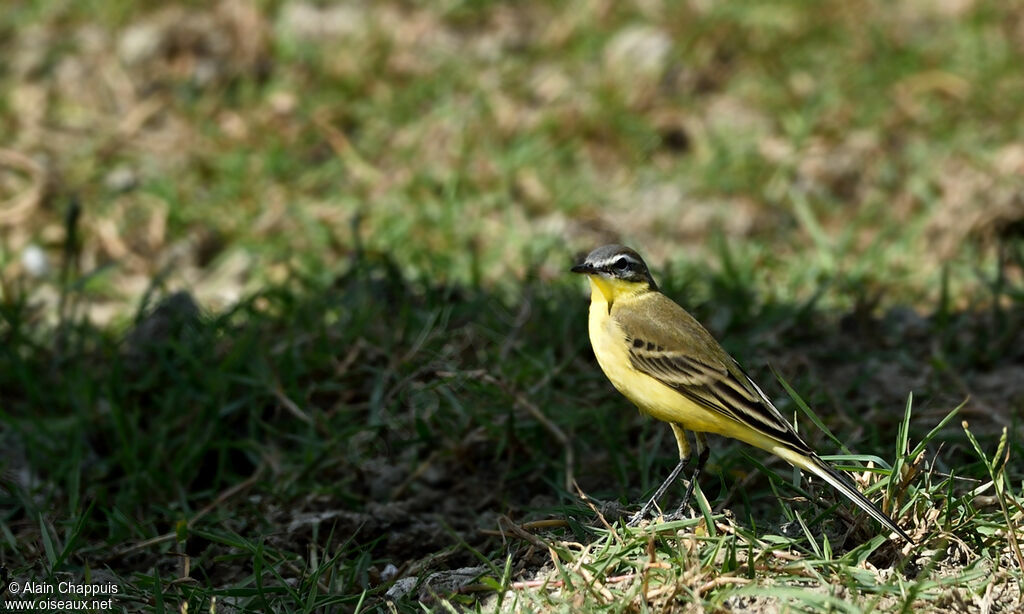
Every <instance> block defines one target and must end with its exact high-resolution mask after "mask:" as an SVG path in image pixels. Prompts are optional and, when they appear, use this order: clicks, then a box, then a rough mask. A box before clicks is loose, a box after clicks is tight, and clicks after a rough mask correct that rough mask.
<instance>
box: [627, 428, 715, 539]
mask: <svg viewBox="0 0 1024 614" xmlns="http://www.w3.org/2000/svg"><path fill="white" fill-rule="evenodd" d="M670 426H671V427H672V433H673V434H674V435H675V436H676V446H678V447H679V463H678V464H676V466H675V469H673V470H672V473H670V474H668V478H667V479H666V480H665V481H664V482H662V483H661V486H659V487H658V490H656V491H654V496H653V497H651V498H650V499H648V500H647V503H645V504H644V506H643V507H642V508H640V511H639V512H637V513H635V514H633V516H632V517H631V518H630V519H629V523H628V524H629V526H631V527H633V526H636V525H638V524H639V523H640V521H641V520H643V519H644V518H646V517H647V513H648V512H650V511H651V508H652V507H654V504H655V503H657V502H658V499H660V498H661V496H662V495H663V494H665V491H666V490H668V487H669V486H671V485H672V484H673V483H674V482H675V481H676V479H677V478H679V474H680V473H682V472H683V469H686V466H687V465H689V464H690V460H691V459H692V458H693V457H692V456H691V455H690V442H689V441H687V439H686V431H685V430H683V427H681V426H679V425H678V424H670ZM706 449H707V446H705V450H706Z"/></svg>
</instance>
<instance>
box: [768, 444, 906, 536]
mask: <svg viewBox="0 0 1024 614" xmlns="http://www.w3.org/2000/svg"><path fill="white" fill-rule="evenodd" d="M775 454H777V455H778V456H780V457H782V458H784V459H785V460H787V461H789V462H790V463H791V464H793V465H795V466H797V467H799V468H800V469H803V470H805V471H810V472H811V473H813V474H814V475H816V476H818V477H819V478H821V479H823V480H825V481H826V482H828V483H829V485H830V486H832V487H833V488H835V489H836V490H838V491H839V492H841V493H842V494H843V496H845V497H846V498H847V499H849V500H850V501H853V502H854V503H856V504H857V507H859V508H860V509H862V510H864V511H865V512H867V513H868V515H870V516H871V517H872V518H874V519H875V520H877V521H878V522H880V523H882V525H883V526H885V527H886V528H888V529H889V530H891V531H894V532H895V533H897V534H898V535H899V536H900V537H902V538H903V539H905V540H907V542H909V543H911V544H915V543H916V542H914V540H912V539H910V536H909V535H907V534H906V532H905V531H904V530H903V529H901V528H900V527H899V525H897V524H896V522H895V521H894V520H893V519H892V518H890V517H889V515H888V514H886V513H885V512H883V511H882V510H880V509H879V508H878V506H877V505H875V504H874V503H872V502H871V501H870V500H869V499H868V498H867V497H865V496H864V495H862V494H861V493H860V491H859V490H857V487H856V486H854V484H853V482H851V481H850V479H849V478H847V477H846V476H844V475H843V474H841V473H839V472H838V471H836V470H835V469H834V468H833V467H832V465H829V464H828V463H826V462H825V461H823V460H821V458H820V457H818V455H817V454H812V455H806V454H801V453H799V452H796V451H795V450H779V449H776V450H775Z"/></svg>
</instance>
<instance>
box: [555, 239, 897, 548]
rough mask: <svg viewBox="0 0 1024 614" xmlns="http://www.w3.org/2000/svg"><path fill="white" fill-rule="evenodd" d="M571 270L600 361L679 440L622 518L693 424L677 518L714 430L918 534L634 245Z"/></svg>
mask: <svg viewBox="0 0 1024 614" xmlns="http://www.w3.org/2000/svg"><path fill="white" fill-rule="evenodd" d="M571 271H572V272H573V273H580V274H584V275H586V276H587V277H588V278H589V280H590V289H591V293H590V313H589V325H588V327H589V334H590V343H591V345H592V347H593V350H594V355H595V356H596V357H597V362H598V364H599V365H600V366H601V370H602V371H604V374H605V375H606V376H607V377H608V379H609V380H610V381H611V383H612V385H613V386H614V387H615V388H616V389H617V390H618V391H619V392H620V393H622V394H623V395H624V396H625V397H626V398H627V399H629V400H630V401H632V402H633V404H635V405H636V406H637V407H638V408H639V410H640V412H641V413H643V414H647V415H649V416H651V417H653V418H656V419H658V420H661V421H663V422H667V423H668V424H669V426H670V427H672V432H673V434H674V435H675V439H676V444H677V447H678V449H679V462H678V464H677V465H676V466H675V468H674V469H673V470H672V471H671V473H670V474H669V476H668V478H667V479H666V480H665V481H664V482H663V483H662V484H661V485H660V486H659V487H658V488H657V490H656V491H655V493H654V496H652V497H651V498H650V500H648V501H647V503H646V504H644V506H643V507H642V508H641V510H640V511H639V512H637V513H636V514H634V515H633V516H632V517H631V518H630V520H629V523H628V524H630V525H636V524H638V523H639V522H641V521H642V520H643V519H644V518H645V517H646V516H647V514H648V513H649V512H650V510H651V508H652V507H653V506H654V505H655V504H656V503H657V501H658V500H659V499H660V498H661V496H662V495H663V494H664V493H665V491H666V490H667V489H668V488H669V487H670V486H671V485H672V484H673V483H674V482H675V481H676V479H677V478H678V477H679V475H680V473H682V472H683V470H685V469H686V467H687V466H688V465H689V463H690V462H691V460H692V458H693V454H691V447H690V443H689V440H688V438H687V431H691V432H693V433H694V440H695V442H696V447H697V453H696V456H697V465H696V467H695V468H694V471H693V474H692V475H691V477H690V481H689V484H688V485H687V489H686V494H685V495H684V496H683V502H682V504H681V505H680V506H679V509H678V511H677V512H676V514H674V515H673V516H674V517H680V516H682V513H683V511H684V509H685V507H686V504H687V502H688V500H689V498H690V495H691V494H692V492H693V486H694V484H695V483H696V481H697V479H698V478H699V476H700V474H701V471H702V470H703V469H704V465H705V464H706V463H707V460H708V456H709V453H710V451H709V448H708V445H707V438H706V434H708V433H710V434H716V435H723V436H725V437H730V438H733V439H737V440H739V441H742V442H744V443H747V444H749V445H752V446H754V447H757V448H760V449H762V450H766V451H768V452H770V453H772V454H774V455H776V456H778V457H780V458H782V459H783V460H785V461H787V462H788V463H790V464H791V465H793V466H795V467H798V468H799V469H802V470H805V471H808V472H810V473H812V474H814V475H816V476H818V477H819V478H820V479H822V480H824V481H825V482H826V483H828V484H829V485H831V486H832V487H833V488H835V489H836V490H838V491H839V492H840V493H842V494H843V495H844V496H845V497H846V498H847V499H849V500H850V501H852V502H853V503H855V504H856V505H857V506H858V507H860V508H861V509H863V510H864V511H865V512H867V514H868V515H870V516H871V517H872V518H874V519H875V520H877V521H878V522H880V523H881V524H882V525H884V526H885V527H886V528H887V529H889V530H890V531H893V532H895V533H896V534H897V535H899V536H900V537H901V538H902V539H904V540H906V541H907V542H909V543H910V544H914V543H915V542H914V540H913V539H911V538H910V536H909V535H907V533H906V532H905V531H904V530H903V529H901V528H900V526H899V525H897V524H896V522H895V521H894V520H893V519H892V518H890V517H889V516H888V515H887V514H886V513H885V512H883V511H882V510H881V509H879V508H878V507H877V506H876V505H875V504H874V503H872V502H871V501H870V500H869V499H867V498H866V497H865V496H864V495H862V494H861V493H860V491H859V490H857V487H856V486H855V485H854V484H853V482H852V481H851V480H850V479H849V478H847V477H846V476H844V475H843V474H841V473H840V472H838V471H837V470H836V469H834V468H833V467H832V466H831V465H829V464H828V463H827V462H825V461H824V460H822V459H821V457H819V456H818V454H817V453H816V452H815V451H814V449H813V448H811V446H809V445H808V444H807V443H806V442H805V441H804V440H803V439H802V438H801V437H800V435H799V434H797V432H796V429H794V428H793V426H792V425H791V424H790V423H789V422H788V421H787V420H786V419H785V418H783V417H782V414H781V413H779V410H778V409H776V407H775V405H773V404H772V402H771V401H770V400H769V399H768V397H767V396H766V395H765V393H764V392H763V391H762V390H761V388H759V387H758V386H757V384H755V383H754V381H753V380H752V379H751V378H750V377H749V376H748V375H747V374H746V373H745V372H744V371H743V368H742V367H741V366H740V364H739V363H738V362H737V361H736V360H735V359H733V358H732V356H730V355H729V354H728V353H727V352H726V351H725V350H724V349H723V348H722V346H721V345H719V343H718V341H716V340H715V338H714V337H713V336H712V335H711V333H709V332H708V331H707V329H706V328H704V326H702V325H701V324H700V322H698V321H697V320H696V318H694V317H693V316H691V315H690V314H689V313H688V312H687V311H686V310H685V309H683V308H682V307H681V306H679V304H677V303H676V302H675V301H673V300H672V299H670V298H669V297H668V296H666V295H665V294H663V293H662V292H661V291H660V290H659V289H658V285H657V283H655V281H654V278H653V277H652V276H651V273H650V270H649V269H648V267H647V264H646V263H644V260H643V258H641V257H640V255H639V254H638V253H637V252H636V251H634V250H633V249H630V248H628V247H625V246H623V245H605V246H602V247H598V248H597V249H595V250H593V251H591V252H590V253H589V254H587V256H586V257H585V258H584V259H583V260H582V261H581V262H579V263H578V264H576V265H575V266H573V267H572V268H571Z"/></svg>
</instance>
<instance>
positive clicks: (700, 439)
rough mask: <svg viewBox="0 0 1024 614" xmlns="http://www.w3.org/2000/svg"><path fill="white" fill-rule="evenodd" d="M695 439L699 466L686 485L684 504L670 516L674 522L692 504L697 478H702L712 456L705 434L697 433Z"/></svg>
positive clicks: (694, 435) (695, 468)
mask: <svg viewBox="0 0 1024 614" xmlns="http://www.w3.org/2000/svg"><path fill="white" fill-rule="evenodd" d="M693 438H694V440H696V442H697V466H696V467H694V468H693V475H692V476H690V483H689V484H687V485H686V494H685V495H683V502H682V503H680V504H679V508H678V509H676V512H675V513H674V514H672V515H671V516H669V518H670V519H672V520H678V519H680V518H682V517H683V510H684V509H686V504H687V503H689V502H690V496H691V495H693V487H694V485H695V484H696V483H697V478H699V477H700V472H701V470H702V469H704V465H705V464H707V462H708V457H709V456H711V449H710V448H708V440H707V438H706V437H705V436H704V433H696V432H695V433H694V434H693Z"/></svg>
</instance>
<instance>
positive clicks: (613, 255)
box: [570, 245, 658, 303]
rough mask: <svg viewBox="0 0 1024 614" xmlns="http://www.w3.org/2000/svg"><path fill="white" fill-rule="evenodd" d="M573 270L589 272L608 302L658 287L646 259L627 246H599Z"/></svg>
mask: <svg viewBox="0 0 1024 614" xmlns="http://www.w3.org/2000/svg"><path fill="white" fill-rule="evenodd" d="M570 270H571V271H572V272H573V273H583V274H585V275H587V276H588V277H589V278H590V282H591V284H593V285H594V287H595V288H597V289H599V290H600V291H601V293H602V294H604V296H605V300H607V301H608V302H609V303H610V302H612V301H613V300H614V299H615V298H616V297H618V296H621V295H623V294H637V293H640V292H647V291H649V290H657V289H658V285H657V284H656V283H654V278H653V277H651V272H650V271H649V270H648V269H647V265H646V264H644V259H643V258H641V257H640V254H638V253H636V252H635V251H633V250H632V249H630V248H628V247H626V246H624V245H604V246H602V247H599V248H597V249H595V250H594V251H592V252H590V253H589V254H587V257H586V258H584V259H583V261H582V262H580V263H579V264H577V265H576V266H574V267H572V269H570Z"/></svg>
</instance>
